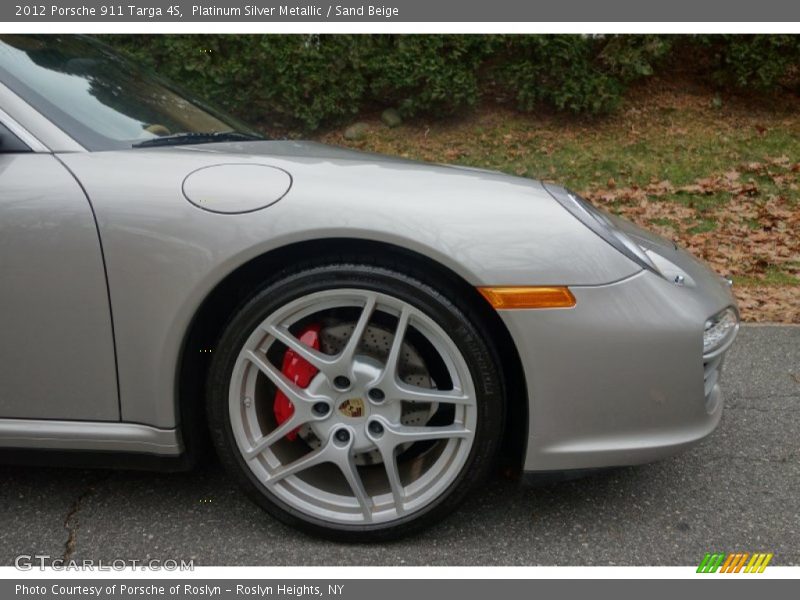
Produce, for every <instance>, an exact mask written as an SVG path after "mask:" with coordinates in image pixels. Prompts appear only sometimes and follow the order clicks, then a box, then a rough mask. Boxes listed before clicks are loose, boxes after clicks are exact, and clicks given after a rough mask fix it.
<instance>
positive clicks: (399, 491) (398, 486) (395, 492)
mask: <svg viewBox="0 0 800 600" xmlns="http://www.w3.org/2000/svg"><path fill="white" fill-rule="evenodd" d="M380 451H381V459H382V460H383V467H384V469H386V478H387V479H388V480H389V487H390V488H391V490H392V498H393V499H394V506H395V510H396V511H397V514H398V515H401V514H403V513H404V512H405V507H404V503H403V501H404V500H405V488H404V487H403V483H402V481H400V472H399V471H398V469H397V458H396V457H395V455H394V454H395V453H394V448H387V447H381V448H380Z"/></svg>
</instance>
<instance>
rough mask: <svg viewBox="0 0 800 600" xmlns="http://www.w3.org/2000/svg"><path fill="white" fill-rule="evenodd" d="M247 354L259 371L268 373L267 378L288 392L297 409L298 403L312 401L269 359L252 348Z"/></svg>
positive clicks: (281, 389) (285, 392)
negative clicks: (265, 358)
mask: <svg viewBox="0 0 800 600" xmlns="http://www.w3.org/2000/svg"><path fill="white" fill-rule="evenodd" d="M246 356H247V359H248V360H249V361H250V362H251V363H253V364H254V365H255V366H256V367H258V370H259V371H261V372H262V373H263V374H264V375H266V376H267V378H268V379H269V380H270V381H271V382H272V383H274V384H275V387H276V388H278V389H279V390H280V391H281V392H283V393H284V394H286V395H287V396H288V397H289V399H290V400H292V404H294V405H295V409H297V404H298V403H306V402H310V401H311V399H310V398H309V397H308V396H307V395H306V393H305V392H304V391H303V390H302V389H301V388H299V387H297V386H296V385H295V384H294V383H293V382H291V381H289V379H288V378H287V377H286V376H285V375H284V374H283V373H281V372H280V371H279V370H278V369H277V368H275V367H274V366H273V365H272V364H270V363H269V362H268V361H266V360H264V359H262V358H261V357H260V356H258V354H256V353H255V352H253V351H252V350H248V351H247V353H246Z"/></svg>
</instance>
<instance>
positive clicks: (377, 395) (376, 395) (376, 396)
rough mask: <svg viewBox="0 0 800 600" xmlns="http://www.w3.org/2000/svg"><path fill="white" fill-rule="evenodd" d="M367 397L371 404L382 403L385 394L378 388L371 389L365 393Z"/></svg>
mask: <svg viewBox="0 0 800 600" xmlns="http://www.w3.org/2000/svg"><path fill="white" fill-rule="evenodd" d="M367 396H369V399H370V400H372V401H373V402H383V401H384V400H385V399H386V394H384V393H383V390H380V389H378V388H372V389H371V390H370V391H369V392H367Z"/></svg>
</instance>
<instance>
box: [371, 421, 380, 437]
mask: <svg viewBox="0 0 800 600" xmlns="http://www.w3.org/2000/svg"><path fill="white" fill-rule="evenodd" d="M367 429H369V432H370V433H371V434H372V435H376V436H378V435H381V434H382V433H383V425H381V424H380V423H379V422H378V421H370V422H369V425H367Z"/></svg>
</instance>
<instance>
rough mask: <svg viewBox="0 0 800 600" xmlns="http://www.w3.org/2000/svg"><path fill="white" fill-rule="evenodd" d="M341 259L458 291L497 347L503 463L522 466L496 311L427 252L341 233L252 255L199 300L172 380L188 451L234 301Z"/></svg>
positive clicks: (520, 418)
mask: <svg viewBox="0 0 800 600" xmlns="http://www.w3.org/2000/svg"><path fill="white" fill-rule="evenodd" d="M340 260H341V261H343V262H354V261H358V262H364V263H368V264H378V265H381V266H385V267H392V268H396V269H397V270H401V271H403V272H407V273H409V274H410V275H416V276H417V277H421V278H424V279H427V280H431V279H432V280H433V282H435V281H441V280H442V279H443V280H445V281H447V282H448V284H449V286H450V287H452V288H453V289H455V290H458V291H459V298H458V300H459V301H460V302H461V303H466V307H465V308H466V309H467V310H469V311H470V312H471V313H472V314H473V315H475V316H476V317H477V318H478V319H479V320H480V324H481V325H482V326H483V327H484V328H485V329H486V331H487V333H488V335H489V336H490V337H491V341H492V342H493V344H494V346H495V349H496V350H497V353H498V355H499V360H500V364H501V366H502V368H503V379H504V381H505V384H506V399H507V402H508V406H507V418H506V427H505V432H504V435H503V444H502V446H503V451H502V456H503V459H502V460H503V462H502V466H503V468H504V469H506V470H510V471H511V472H515V473H518V472H519V471H521V467H522V461H523V459H524V452H525V448H526V440H527V433H528V427H527V423H528V399H527V398H528V395H527V386H526V383H525V375H524V372H523V370H522V363H521V361H520V357H519V354H518V352H517V348H516V345H515V344H514V342H513V340H512V338H511V334H510V333H509V332H508V329H507V328H506V326H505V324H504V323H503V321H502V320H501V319H500V317H499V315H498V314H497V312H495V311H494V310H493V309H492V308H491V307H490V306H489V304H488V303H487V302H486V301H485V300H484V299H483V297H482V296H481V295H480V294H479V293H478V291H477V290H476V289H475V287H474V286H472V285H470V284H469V283H467V282H466V281H465V280H464V279H463V278H461V277H460V276H459V275H458V274H456V273H455V272H453V271H452V270H450V269H448V268H447V267H445V266H444V265H442V264H440V263H438V262H436V261H434V260H432V259H431V258H428V257H427V256H424V255H422V254H419V253H417V252H413V251H411V250H407V249H405V248H401V247H399V246H394V245H391V244H385V243H381V242H374V241H365V240H356V239H341V238H338V239H326V240H315V241H309V242H300V243H296V244H291V245H288V246H284V247H281V248H278V249H275V250H272V251H270V252H268V253H266V254H263V255H261V256H259V257H256V258H254V259H252V260H251V261H249V262H248V263H246V264H244V265H242V266H241V267H239V268H238V269H236V270H235V271H233V272H232V273H230V274H229V275H228V276H227V277H226V278H225V279H223V280H222V281H221V282H220V283H219V284H218V285H217V286H216V287H215V288H214V290H213V291H212V292H211V293H210V294H209V295H208V296H207V297H206V299H205V300H204V301H203V304H202V305H201V306H200V308H199V310H198V311H197V313H196V314H195V316H194V318H193V319H192V324H191V325H190V328H189V331H188V332H187V335H186V337H185V340H184V345H183V348H182V352H181V359H180V366H179V370H178V381H177V384H178V388H177V392H178V393H177V398H178V403H179V406H178V414H179V419H180V429H181V434H182V436H183V441H184V445H185V446H186V449H187V452H188V453H189V455H190V457H191V458H192V459H193V460H195V461H196V460H197V459H198V458H199V457H200V456H202V455H204V453H206V452H207V451H208V448H209V446H210V445H209V442H208V432H207V427H206V420H205V382H206V379H207V375H208V368H209V365H210V362H211V354H212V352H213V350H214V346H215V344H216V342H217V341H218V340H219V338H220V337H221V335H222V333H223V331H224V329H225V326H226V325H227V323H228V321H229V320H230V318H231V317H232V315H233V314H234V313H235V311H236V310H237V308H238V307H239V306H240V305H241V304H242V303H244V302H245V301H246V300H247V299H248V298H249V297H250V296H252V295H253V294H254V293H256V292H257V291H258V290H259V289H260V288H261V287H262V286H263V285H264V284H265V282H267V281H268V280H269V279H271V278H273V277H275V276H276V275H277V274H278V273H279V272H281V271H283V270H285V269H287V268H291V267H293V266H295V265H297V266H303V267H305V266H307V265H308V266H311V265H314V264H322V263H330V262H333V261H337V262H338V261H340Z"/></svg>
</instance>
